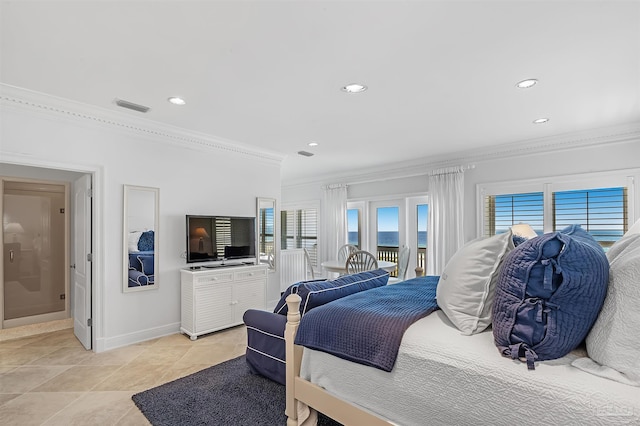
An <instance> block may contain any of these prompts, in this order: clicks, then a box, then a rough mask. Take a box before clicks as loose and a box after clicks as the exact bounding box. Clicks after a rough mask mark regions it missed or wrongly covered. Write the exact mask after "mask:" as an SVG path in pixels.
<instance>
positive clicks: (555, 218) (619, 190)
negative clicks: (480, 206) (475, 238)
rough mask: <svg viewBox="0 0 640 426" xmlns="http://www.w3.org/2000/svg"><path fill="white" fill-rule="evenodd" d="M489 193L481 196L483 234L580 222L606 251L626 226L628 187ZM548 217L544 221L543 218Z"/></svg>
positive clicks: (554, 228)
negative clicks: (518, 226)
mask: <svg viewBox="0 0 640 426" xmlns="http://www.w3.org/2000/svg"><path fill="white" fill-rule="evenodd" d="M550 195H551V197H550V199H551V200H552V202H551V203H549V204H545V203H544V199H545V197H544V192H543V191H540V192H528V193H513V194H500V195H488V196H486V197H485V199H484V235H486V236H491V235H496V234H500V233H503V232H507V231H508V229H509V228H510V227H511V226H513V225H515V224H518V223H528V224H529V225H531V227H532V228H533V229H534V231H535V232H536V233H537V234H538V235H542V234H543V233H544V232H545V230H546V232H553V231H560V230H562V229H564V228H566V227H567V226H570V225H580V226H581V227H582V228H583V229H584V230H586V231H587V232H589V233H590V234H591V235H592V236H593V237H594V238H595V240H596V241H598V243H599V244H600V245H601V246H602V247H603V248H604V249H605V250H606V249H607V248H609V247H610V246H611V245H613V243H614V242H616V241H617V240H619V239H620V238H622V236H623V235H624V233H625V232H626V231H627V229H628V227H629V219H628V214H627V211H628V205H627V203H628V196H627V188H625V187H611V188H589V189H577V190H569V191H554V192H551V194H550ZM545 214H546V217H549V218H551V221H552V223H549V224H546V223H545V222H544V218H545Z"/></svg>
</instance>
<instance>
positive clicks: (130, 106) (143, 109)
mask: <svg viewBox="0 0 640 426" xmlns="http://www.w3.org/2000/svg"><path fill="white" fill-rule="evenodd" d="M115 102H116V105H118V106H119V107H122V108H128V109H132V110H134V111H138V112H143V113H144V112H147V111H149V110H150V109H151V108H149V107H148V106H144V105H138V104H134V103H133V102H129V101H124V100H122V99H116V100H115Z"/></svg>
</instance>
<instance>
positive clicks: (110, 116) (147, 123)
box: [0, 83, 285, 164]
mask: <svg viewBox="0 0 640 426" xmlns="http://www.w3.org/2000/svg"><path fill="white" fill-rule="evenodd" d="M0 103H1V104H2V105H3V106H6V107H12V108H16V109H20V110H25V111H27V112H30V113H38V114H44V115H46V116H50V117H53V118H56V119H59V118H60V117H64V118H65V119H68V120H71V121H75V122H77V123H82V124H90V125H96V126H102V127H108V128H112V129H114V130H118V131H125V132H127V133H130V134H134V135H136V136H138V137H145V138H152V139H153V140H154V141H161V142H164V143H169V144H172V145H178V146H183V147H189V148H191V149H200V150H222V151H227V152H233V153H237V154H241V155H246V156H250V157H254V158H259V159H261V160H266V161H268V162H275V163H277V164H281V163H282V161H283V160H284V158H285V156H284V155H282V154H279V153H277V152H273V151H269V150H264V149H257V148H255V147H251V146H248V145H244V144H242V143H239V142H235V141H231V140H227V139H224V138H220V137H217V136H212V135H208V134H204V133H199V132H194V131H191V130H187V129H183V128H180V127H175V126H169V125H167V124H163V123H160V122H157V121H153V120H149V119H145V118H137V117H131V116H128V115H126V114H123V113H121V112H119V111H111V110H108V109H106V108H100V107H96V106H92V105H88V104H84V103H81V102H76V101H72V100H69V99H64V98H60V97H56V96H52V95H48V94H45V93H40V92H35V91H31V90H28V89H24V88H21V87H16V86H11V85H8V84H4V83H0Z"/></svg>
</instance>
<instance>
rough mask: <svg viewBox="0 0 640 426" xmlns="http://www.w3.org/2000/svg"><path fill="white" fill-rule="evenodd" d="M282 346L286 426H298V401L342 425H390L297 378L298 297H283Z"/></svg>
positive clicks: (299, 351) (300, 347) (298, 359)
mask: <svg viewBox="0 0 640 426" xmlns="http://www.w3.org/2000/svg"><path fill="white" fill-rule="evenodd" d="M286 301H287V309H288V310H289V313H288V314H287V325H286V328H285V332H284V338H285V345H286V354H285V355H286V362H287V364H286V385H287V405H286V410H285V414H286V415H287V426H298V425H299V422H298V402H302V403H304V404H306V405H308V406H309V407H311V408H314V409H315V410H316V411H319V412H321V413H322V414H324V415H325V416H329V417H331V418H332V419H334V420H336V421H338V422H340V423H342V424H344V425H368V426H369V425H370V426H393V423H389V422H388V421H386V420H383V419H381V418H380V417H377V416H376V415H374V414H372V413H370V412H369V411H365V410H363V409H362V408H359V407H356V406H355V405H353V404H351V403H349V402H346V401H344V400H342V399H340V398H339V397H337V396H335V395H333V394H332V393H330V392H327V391H326V390H324V389H322V388H321V387H319V386H317V385H315V384H313V383H311V382H308V381H307V380H305V379H303V378H302V377H300V365H301V363H302V346H298V345H295V344H294V340H295V337H296V333H297V332H298V326H299V325H300V302H301V299H300V296H298V295H297V294H291V295H289V296H287V299H286Z"/></svg>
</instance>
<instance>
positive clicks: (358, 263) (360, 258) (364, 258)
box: [346, 250, 378, 274]
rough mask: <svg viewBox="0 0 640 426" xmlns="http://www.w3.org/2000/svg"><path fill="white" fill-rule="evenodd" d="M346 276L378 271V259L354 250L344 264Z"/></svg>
mask: <svg viewBox="0 0 640 426" xmlns="http://www.w3.org/2000/svg"><path fill="white" fill-rule="evenodd" d="M346 269H347V274H355V273H356V272H363V271H372V270H374V269H378V259H376V257H375V256H374V255H373V254H371V253H369V252H368V251H365V250H356V251H354V252H353V253H351V254H350V255H349V257H348V258H347V262H346Z"/></svg>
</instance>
